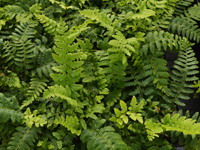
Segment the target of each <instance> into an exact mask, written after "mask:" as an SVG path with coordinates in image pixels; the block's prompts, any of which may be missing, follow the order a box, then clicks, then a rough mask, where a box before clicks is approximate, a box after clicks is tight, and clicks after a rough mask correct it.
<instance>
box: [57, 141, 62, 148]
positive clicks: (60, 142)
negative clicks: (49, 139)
mask: <svg viewBox="0 0 200 150" xmlns="http://www.w3.org/2000/svg"><path fill="white" fill-rule="evenodd" d="M57 145H58V149H62V145H63V143H62V141H57Z"/></svg>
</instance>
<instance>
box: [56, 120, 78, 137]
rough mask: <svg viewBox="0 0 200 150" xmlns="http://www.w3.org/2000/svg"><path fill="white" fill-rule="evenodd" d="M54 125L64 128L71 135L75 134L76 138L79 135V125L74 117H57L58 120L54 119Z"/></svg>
mask: <svg viewBox="0 0 200 150" xmlns="http://www.w3.org/2000/svg"><path fill="white" fill-rule="evenodd" d="M54 123H55V124H60V125H62V126H64V127H66V128H67V129H68V130H70V131H71V133H72V134H74V133H75V134H76V135H78V136H79V135H80V134H81V125H80V123H79V119H78V118H77V117H76V116H75V117H72V116H66V118H64V117H63V116H61V117H59V119H56V120H55V121H54Z"/></svg>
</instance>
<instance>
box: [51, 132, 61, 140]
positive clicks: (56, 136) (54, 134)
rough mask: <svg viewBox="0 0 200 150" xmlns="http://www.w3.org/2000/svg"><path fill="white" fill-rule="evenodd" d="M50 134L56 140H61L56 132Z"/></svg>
mask: <svg viewBox="0 0 200 150" xmlns="http://www.w3.org/2000/svg"><path fill="white" fill-rule="evenodd" d="M52 134H53V136H54V137H55V138H56V139H57V140H59V139H61V135H60V134H59V133H58V132H53V133H52Z"/></svg>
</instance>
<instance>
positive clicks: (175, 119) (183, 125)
mask: <svg viewBox="0 0 200 150" xmlns="http://www.w3.org/2000/svg"><path fill="white" fill-rule="evenodd" d="M161 126H162V127H164V128H165V129H166V131H169V130H173V131H179V132H183V134H190V135H194V134H199V126H200V123H195V120H192V119H186V117H180V118H179V114H176V115H174V116H172V117H170V114H168V115H166V116H165V117H164V118H163V119H162V124H161Z"/></svg>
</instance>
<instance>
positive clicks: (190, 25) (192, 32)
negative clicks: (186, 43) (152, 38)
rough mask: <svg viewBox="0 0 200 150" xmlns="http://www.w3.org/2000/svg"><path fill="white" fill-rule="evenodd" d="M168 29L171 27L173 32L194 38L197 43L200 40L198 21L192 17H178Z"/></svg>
mask: <svg viewBox="0 0 200 150" xmlns="http://www.w3.org/2000/svg"><path fill="white" fill-rule="evenodd" d="M168 29H171V30H172V32H173V33H178V35H182V36H184V37H186V38H187V39H190V40H192V39H193V40H194V41H196V42H197V43H199V41H200V29H198V25H197V22H195V21H194V20H192V19H187V18H185V17H181V18H180V17H176V18H174V19H173V20H172V21H171V23H170V25H169V28H168Z"/></svg>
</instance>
